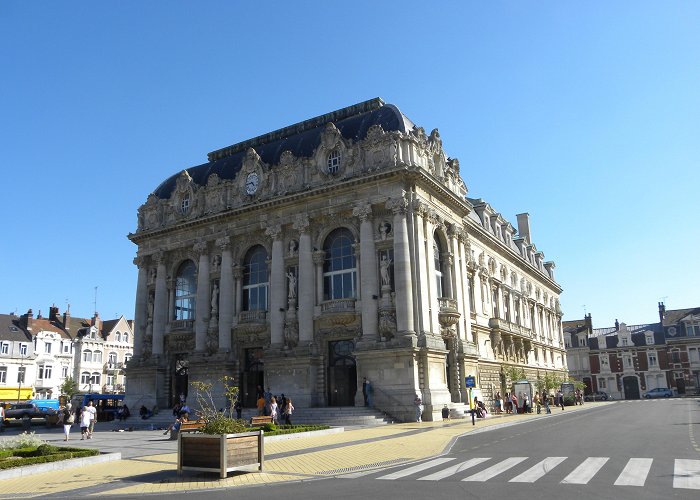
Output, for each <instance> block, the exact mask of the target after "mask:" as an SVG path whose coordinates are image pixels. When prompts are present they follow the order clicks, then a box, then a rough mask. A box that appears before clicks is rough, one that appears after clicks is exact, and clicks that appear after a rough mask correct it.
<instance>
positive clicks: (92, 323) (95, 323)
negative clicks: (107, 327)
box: [90, 311, 102, 335]
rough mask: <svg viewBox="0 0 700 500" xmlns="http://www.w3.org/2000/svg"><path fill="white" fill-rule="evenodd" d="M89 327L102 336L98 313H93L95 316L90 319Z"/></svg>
mask: <svg viewBox="0 0 700 500" xmlns="http://www.w3.org/2000/svg"><path fill="white" fill-rule="evenodd" d="M90 326H94V327H96V328H97V334H98V335H102V320H101V319H100V313H98V312H97V311H95V315H94V316H93V317H92V320H91V321H90Z"/></svg>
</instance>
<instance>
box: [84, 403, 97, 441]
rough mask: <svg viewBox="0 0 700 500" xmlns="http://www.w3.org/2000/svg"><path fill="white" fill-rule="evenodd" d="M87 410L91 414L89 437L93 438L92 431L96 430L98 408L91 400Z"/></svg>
mask: <svg viewBox="0 0 700 500" xmlns="http://www.w3.org/2000/svg"><path fill="white" fill-rule="evenodd" d="M86 410H87V412H88V413H89V414H90V425H89V426H88V439H92V433H93V431H94V430H95V422H97V408H95V406H94V405H93V402H92V401H89V402H88V405H87V408H86Z"/></svg>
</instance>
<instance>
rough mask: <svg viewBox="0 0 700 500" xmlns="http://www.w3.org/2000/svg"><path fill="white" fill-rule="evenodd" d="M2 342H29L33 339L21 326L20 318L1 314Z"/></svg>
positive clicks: (0, 329)
mask: <svg viewBox="0 0 700 500" xmlns="http://www.w3.org/2000/svg"><path fill="white" fill-rule="evenodd" d="M0 340H7V341H10V342H29V341H31V337H30V336H29V335H28V334H27V332H25V331H24V330H23V329H22V328H21V327H20V326H19V316H16V315H14V314H0Z"/></svg>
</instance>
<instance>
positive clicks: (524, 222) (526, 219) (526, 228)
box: [516, 213, 532, 243]
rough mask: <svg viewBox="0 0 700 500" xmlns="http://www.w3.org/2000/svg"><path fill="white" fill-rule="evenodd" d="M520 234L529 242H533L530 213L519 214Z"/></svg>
mask: <svg viewBox="0 0 700 500" xmlns="http://www.w3.org/2000/svg"><path fill="white" fill-rule="evenodd" d="M516 217H517V218H518V234H519V235H520V237H521V238H524V239H525V241H527V242H528V243H531V242H532V239H531V238H530V214H528V213H524V214H518V215H516Z"/></svg>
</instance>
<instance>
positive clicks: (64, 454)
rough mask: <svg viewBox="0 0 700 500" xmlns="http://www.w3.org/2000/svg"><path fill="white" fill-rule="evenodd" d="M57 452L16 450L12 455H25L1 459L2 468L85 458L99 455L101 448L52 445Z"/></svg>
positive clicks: (0, 467)
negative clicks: (41, 452)
mask: <svg viewBox="0 0 700 500" xmlns="http://www.w3.org/2000/svg"><path fill="white" fill-rule="evenodd" d="M50 448H54V449H55V450H56V452H54V453H53V454H50V455H41V456H36V455H26V454H27V453H36V451H37V449H38V448H37V449H33V450H32V449H27V448H24V449H22V450H15V451H14V452H13V453H12V455H11V456H22V455H18V454H17V453H22V454H24V456H22V458H19V459H9V460H8V459H7V457H5V459H4V460H3V459H0V470H4V469H11V468H14V467H24V466H25V465H35V464H45V463H49V462H57V461H59V460H68V459H69V458H83V457H92V456H95V455H99V454H100V452H99V450H86V449H83V448H60V447H56V446H51V447H50Z"/></svg>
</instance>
